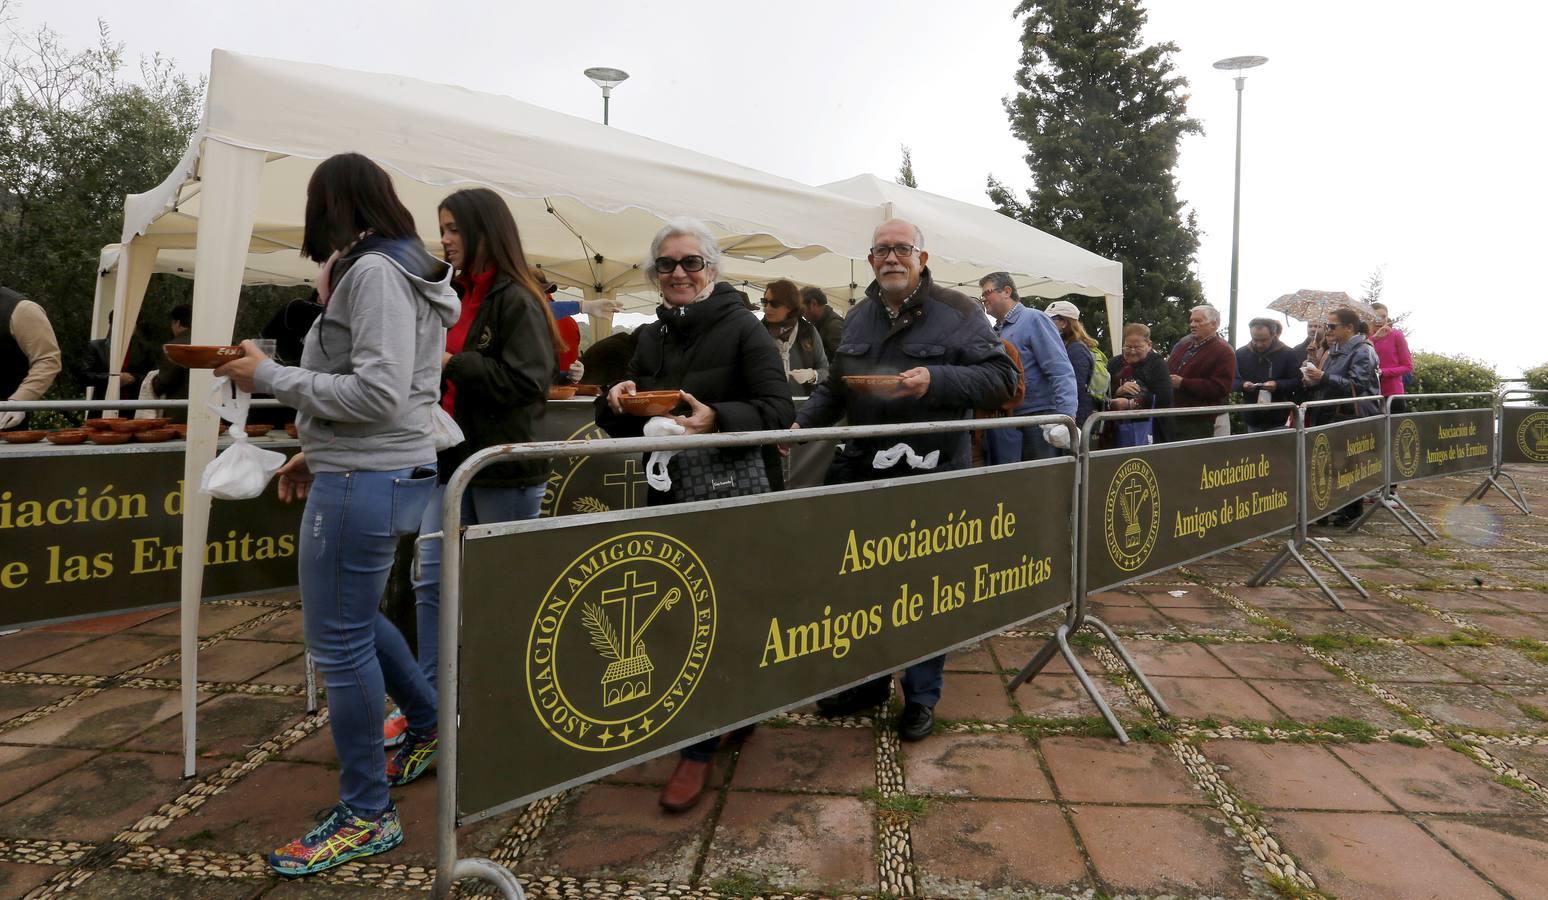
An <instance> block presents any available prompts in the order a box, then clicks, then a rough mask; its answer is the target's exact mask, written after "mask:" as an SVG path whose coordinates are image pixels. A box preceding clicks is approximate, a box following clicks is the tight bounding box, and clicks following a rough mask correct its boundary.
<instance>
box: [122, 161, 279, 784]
mask: <svg viewBox="0 0 1548 900" xmlns="http://www.w3.org/2000/svg"><path fill="white" fill-rule="evenodd" d="M263 161H264V153H263V151H261V150H248V149H244V148H241V147H233V146H231V145H230V144H222V143H220V142H218V141H213V140H209V139H206V140H205V141H204V146H203V148H202V150H201V154H200V160H199V178H200V181H201V182H202V185H203V206H202V209H203V214H202V215H201V216H200V217H199V231H198V235H197V238H196V243H195V245H194V284H193V310H194V316H193V324H192V333H191V334H190V336H189V343H193V344H224V343H227V342H228V341H230V339H231V330H232V328H233V326H234V325H235V323H236V311H237V300H238V298H239V296H240V293H241V290H242V270H243V267H244V265H245V263H246V261H247V246H248V242H249V239H250V235H251V234H252V230H253V217H254V212H255V210H256V209H257V207H258V184H259V180H260V178H261V176H262V174H263ZM121 280H122V279H121ZM214 377H215V376H214V374H213V372H212V371H211V370H209V369H193V370H192V371H190V372H189V373H188V397H189V399H190V400H192V401H193V402H192V403H190V404H189V405H188V444H187V450H186V455H185V456H184V457H183V485H182V487H183V560H182V566H181V569H180V572H179V574H180V575H181V578H182V582H181V584H182V595H181V596H182V614H181V622H180V625H179V629H178V630H179V635H180V638H181V649H182V701H183V777H185V778H192V777H193V776H194V774H195V767H194V758H195V750H196V737H195V724H196V722H195V713H194V707H195V706H196V705H197V704H198V699H199V698H198V677H199V675H198V652H199V601H200V598H201V597H203V593H204V592H203V588H204V547H205V544H206V539H207V537H208V534H209V526H210V497H209V495H207V494H201V493H199V478H200V476H201V475H202V474H203V473H204V467H205V466H206V465H208V464H209V462H210V460H212V459H214V458H215V442H216V432H215V423H216V421H217V420H216V417H215V413H214V411H212V410H211V409H210V408H209V407H208V406H206V405H205V404H204V402H203V401H204V398H206V397H208V396H209V393H210V387H211V385H212V383H213V381H214Z"/></svg>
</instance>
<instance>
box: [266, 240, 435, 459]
mask: <svg viewBox="0 0 1548 900" xmlns="http://www.w3.org/2000/svg"><path fill="white" fill-rule="evenodd" d="M390 243H391V246H387V247H385V248H383V250H382V251H381V252H377V251H375V250H368V251H367V252H365V253H364V255H361V256H360V257H359V258H358V259H356V260H355V261H354V263H353V264H352V265H351V266H350V267H349V269H348V271H346V272H345V273H344V276H343V278H341V279H339V281H338V285H337V287H335V288H334V290H333V294H332V296H331V297H330V298H329V301H328V307H327V309H325V310H324V311H323V314H322V315H321V316H319V317H318V319H317V321H316V322H315V323H314V324H313V325H312V330H311V331H309V332H307V335H306V343H305V345H304V347H303V349H302V352H301V365H300V366H282V365H280V364H279V363H277V362H275V361H274V360H272V359H271V360H267V361H265V362H264V363H263V364H261V365H260V366H259V367H258V371H257V373H256V374H255V375H254V378H253V381H254V383H255V384H256V385H257V388H258V390H260V391H264V392H267V393H271V394H273V395H274V396H275V397H277V398H278V399H279V400H280V401H281V402H283V403H285V404H286V405H288V406H292V407H294V408H295V409H296V410H297V411H298V415H297V416H296V430H297V432H298V433H299V434H300V436H301V449H302V450H303V451H304V452H305V453H306V464H307V467H308V468H309V469H311V470H312V471H313V472H350V471H366V472H386V471H392V470H396V469H407V468H411V467H414V466H420V465H428V464H430V463H433V462H434V461H435V447H434V445H433V444H432V443H431V438H430V421H431V420H430V415H431V408H432V407H433V406H434V405H435V403H436V401H437V399H438V398H439V396H440V390H441V354H442V353H443V352H445V350H446V329H447V328H449V327H451V326H452V325H454V324H456V322H457V316H458V314H459V312H460V311H461V305H460V303H459V302H458V300H457V294H456V292H455V291H453V290H452V287H451V277H452V270H451V267H450V266H448V265H446V264H445V263H443V262H441V261H439V260H437V259H435V258H434V257H432V256H430V255H429V254H428V253H425V252H424V249H423V247H422V246H418V241H413V242H407V241H393V242H390ZM409 243H412V244H413V245H415V246H413V247H409V246H405V245H407V244H409ZM389 254H390V255H389ZM400 260H401V262H400Z"/></svg>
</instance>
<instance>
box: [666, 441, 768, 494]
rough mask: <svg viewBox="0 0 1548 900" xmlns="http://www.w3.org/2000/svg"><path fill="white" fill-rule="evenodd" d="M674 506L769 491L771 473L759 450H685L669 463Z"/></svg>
mask: <svg viewBox="0 0 1548 900" xmlns="http://www.w3.org/2000/svg"><path fill="white" fill-rule="evenodd" d="M667 472H668V473H669V474H670V475H671V476H672V490H671V493H670V496H671V498H672V502H673V503H689V502H692V501H694V500H723V499H725V498H727V497H746V496H750V495H752V494H766V493H768V492H769V489H770V485H769V470H768V469H767V468H766V467H765V466H764V464H763V453H762V451H761V449H760V448H758V447H706V448H704V449H702V450H684V451H681V452H679V453H677V454H675V455H673V457H672V459H671V461H669V462H668V463H667Z"/></svg>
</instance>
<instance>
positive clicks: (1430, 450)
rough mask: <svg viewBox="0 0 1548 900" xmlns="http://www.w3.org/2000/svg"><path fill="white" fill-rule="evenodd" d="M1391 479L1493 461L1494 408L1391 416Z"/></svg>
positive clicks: (1481, 465) (1428, 475)
mask: <svg viewBox="0 0 1548 900" xmlns="http://www.w3.org/2000/svg"><path fill="white" fill-rule="evenodd" d="M1390 421H1391V426H1390V427H1391V429H1392V432H1391V434H1392V446H1391V448H1390V452H1391V454H1392V480H1393V482H1394V483H1396V482H1402V481H1414V480H1417V479H1420V478H1433V477H1434V476H1436V475H1454V474H1456V473H1458V472H1472V471H1476V470H1478V469H1487V468H1489V467H1491V466H1493V465H1494V410H1492V409H1459V410H1448V411H1445V412H1422V413H1404V414H1401V415H1395V416H1392V417H1391V420H1390Z"/></svg>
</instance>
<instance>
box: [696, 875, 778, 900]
mask: <svg viewBox="0 0 1548 900" xmlns="http://www.w3.org/2000/svg"><path fill="white" fill-rule="evenodd" d="M710 887H711V888H713V889H714V890H715V892H716V893H717V894H720V895H721V896H723V897H758V896H762V895H765V894H771V893H773V892H774V891H775V887H774V884H773V883H772V882H770V881H769V880H768V879H767V878H764V877H763V876H762V875H755V874H753V873H751V872H734V873H732V874H730V875H727V876H725V877H724V878H717V879H715V881H714V883H713V884H711V885H710Z"/></svg>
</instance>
